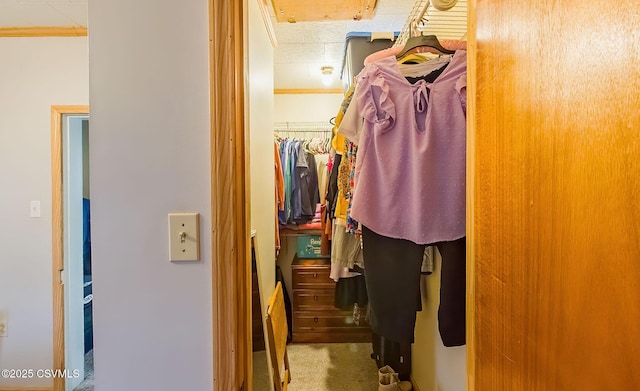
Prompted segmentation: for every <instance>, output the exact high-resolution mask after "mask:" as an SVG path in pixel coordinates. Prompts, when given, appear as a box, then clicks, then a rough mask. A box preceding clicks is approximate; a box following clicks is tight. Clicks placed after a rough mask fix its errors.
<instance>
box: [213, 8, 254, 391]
mask: <svg viewBox="0 0 640 391" xmlns="http://www.w3.org/2000/svg"><path fill="white" fill-rule="evenodd" d="M209 12H210V15H209V38H210V39H209V56H210V86H211V99H210V115H211V132H210V136H211V139H210V143H211V221H212V229H213V232H212V251H211V254H212V268H211V269H212V270H211V272H212V304H213V313H212V315H213V330H212V332H213V339H212V340H213V389H214V390H218V391H229V390H240V389H242V390H251V388H252V384H251V383H252V382H251V376H252V373H251V372H252V368H251V367H252V362H251V360H252V355H251V318H250V316H249V313H250V300H251V296H250V295H249V294H248V292H250V289H251V274H250V273H249V271H250V270H251V269H250V267H251V263H250V262H251V259H250V257H249V254H250V248H249V246H250V235H249V215H248V214H249V209H248V200H249V197H248V175H247V167H248V160H247V158H248V154H247V153H248V150H249V149H248V137H247V136H246V131H245V123H244V120H245V118H244V117H245V65H244V61H245V56H244V54H245V42H244V39H245V18H244V12H245V1H244V0H237V1H230V2H226V1H225V2H222V1H214V0H209Z"/></svg>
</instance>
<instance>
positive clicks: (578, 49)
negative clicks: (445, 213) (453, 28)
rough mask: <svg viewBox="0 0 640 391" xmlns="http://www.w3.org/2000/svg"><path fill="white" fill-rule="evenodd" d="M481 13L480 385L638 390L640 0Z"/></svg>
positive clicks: (474, 91)
mask: <svg viewBox="0 0 640 391" xmlns="http://www.w3.org/2000/svg"><path fill="white" fill-rule="evenodd" d="M469 5H470V13H469V17H470V28H469V34H470V37H469V43H470V47H469V50H470V53H469V54H470V56H469V57H470V62H469V87H468V88H469V140H468V148H469V160H468V167H469V173H468V174H469V175H468V180H469V187H468V189H469V190H468V191H469V197H468V198H469V209H468V222H469V228H468V234H469V239H470V240H469V243H470V245H469V258H468V259H469V267H470V272H469V276H470V279H469V287H470V292H471V296H470V297H469V306H468V308H469V322H470V323H469V324H470V330H469V332H470V335H469V355H468V357H469V359H468V360H469V362H468V364H469V386H470V387H469V389H470V390H488V391H489V390H490V391H496V390H509V391H514V390H518V391H521V390H541V391H542V390H543V391H553V390H581V391H588V390H620V391H622V390H640V370H639V369H640V35H639V34H638V26H640V12H639V11H638V4H637V2H613V3H603V2H601V1H595V0H567V1H561V2H560V1H552V0H539V1H531V2H529V1H522V0H503V1H490V0H472V1H470V4H469Z"/></svg>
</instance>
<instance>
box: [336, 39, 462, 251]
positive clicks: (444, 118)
mask: <svg viewBox="0 0 640 391" xmlns="http://www.w3.org/2000/svg"><path fill="white" fill-rule="evenodd" d="M357 83H358V86H357V87H356V92H355V95H354V98H353V102H352V103H351V105H350V107H349V110H348V111H347V113H346V114H345V117H344V118H343V120H342V124H341V125H340V130H339V131H340V133H343V134H344V135H345V136H346V137H347V138H348V139H350V140H351V141H353V142H355V143H356V144H357V145H358V159H357V160H356V172H355V178H354V179H355V180H354V182H355V189H356V190H355V192H354V194H353V199H352V209H351V215H352V216H353V218H355V219H356V220H358V221H359V222H360V223H361V224H362V225H363V226H366V227H367V228H369V229H371V230H372V231H374V232H376V233H378V234H380V235H383V236H387V237H391V238H398V239H407V240H410V241H412V242H415V243H419V244H429V243H435V242H441V241H451V240H455V239H459V238H461V237H463V236H465V218H466V216H465V177H466V51H463V50H459V51H456V53H455V54H454V55H453V58H452V59H451V62H450V63H449V65H448V66H447V67H446V69H445V70H444V71H443V72H442V73H441V74H440V75H439V76H438V77H437V78H436V79H435V80H434V81H433V82H432V83H429V82H426V81H425V80H419V81H417V82H416V83H414V84H412V83H410V82H409V81H407V79H406V78H405V77H404V75H403V74H402V73H401V71H400V69H399V67H398V63H397V61H396V59H395V57H385V58H383V59H380V60H378V61H375V62H373V63H370V64H369V65H367V66H366V67H365V68H364V69H363V70H362V72H360V74H359V75H358V78H357ZM354 103H355V109H354V110H355V111H356V113H357V115H349V112H350V111H351V110H352V108H351V106H354Z"/></svg>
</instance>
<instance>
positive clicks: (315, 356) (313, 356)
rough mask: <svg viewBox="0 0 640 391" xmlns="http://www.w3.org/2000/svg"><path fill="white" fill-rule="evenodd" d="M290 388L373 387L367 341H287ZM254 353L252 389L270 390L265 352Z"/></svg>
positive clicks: (363, 390)
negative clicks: (292, 342) (311, 342)
mask: <svg viewBox="0 0 640 391" xmlns="http://www.w3.org/2000/svg"><path fill="white" fill-rule="evenodd" d="M287 349H288V352H289V363H290V365H291V384H290V385H289V390H291V391H376V390H377V389H378V368H377V367H376V363H375V361H373V360H372V359H371V357H370V354H371V344H370V343H333V344H290V345H288V347H287ZM253 357H254V383H253V384H254V390H255V391H269V390H270V388H269V375H268V373H267V365H266V356H265V353H264V352H256V353H254V355H253Z"/></svg>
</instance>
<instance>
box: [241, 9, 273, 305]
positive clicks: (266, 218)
mask: <svg viewBox="0 0 640 391" xmlns="http://www.w3.org/2000/svg"><path fill="white" fill-rule="evenodd" d="M258 1H259V0H248V1H247V3H248V8H247V10H248V12H247V13H248V35H247V44H248V53H247V54H248V58H247V59H248V69H247V70H248V88H249V91H248V105H247V111H248V115H249V121H248V126H249V132H250V139H249V156H250V157H249V165H250V192H251V228H252V229H255V230H256V242H257V245H258V248H257V251H256V256H257V259H258V263H259V265H258V267H259V268H260V270H259V274H258V275H259V276H260V280H261V283H260V289H261V291H260V293H261V296H262V300H263V303H265V304H266V303H267V302H268V300H269V297H270V296H271V294H272V293H273V289H274V287H275V229H276V228H275V222H276V220H275V218H276V216H275V202H276V201H275V176H274V160H273V157H274V150H273V147H274V138H273V111H274V108H273V100H274V99H273V45H272V44H271V40H270V39H269V35H268V34H267V29H266V27H265V24H264V22H263V19H262V14H261V12H260V8H259V6H258Z"/></svg>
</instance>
